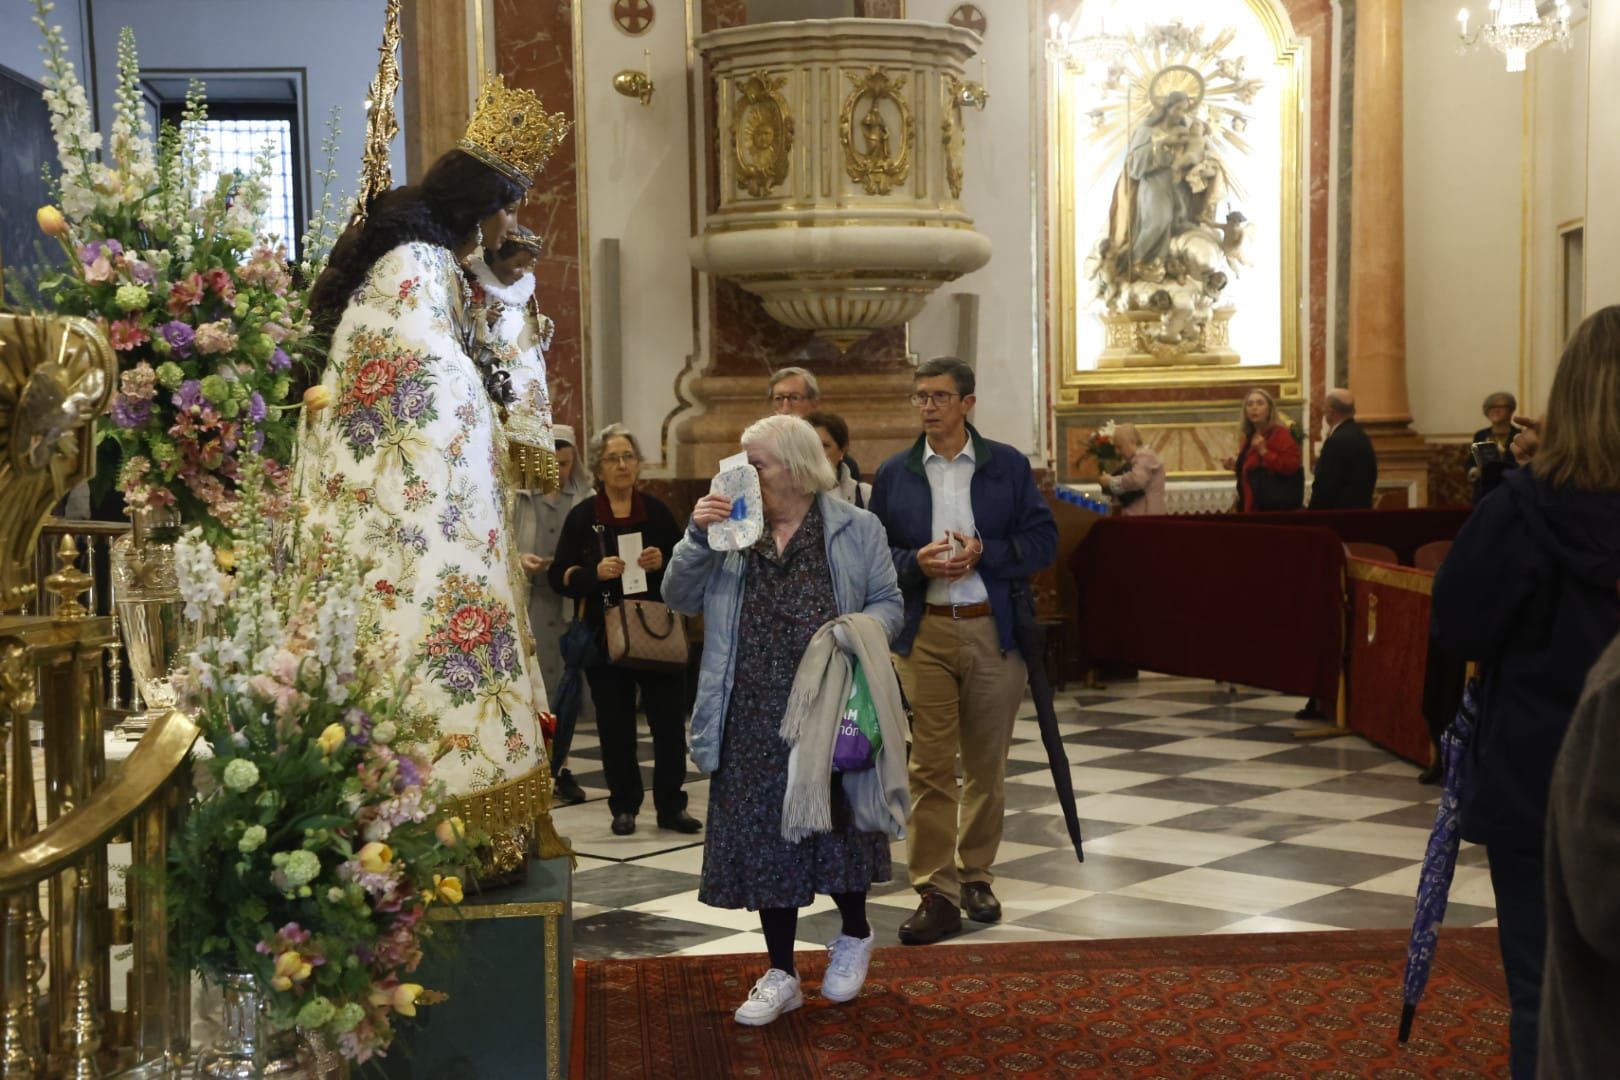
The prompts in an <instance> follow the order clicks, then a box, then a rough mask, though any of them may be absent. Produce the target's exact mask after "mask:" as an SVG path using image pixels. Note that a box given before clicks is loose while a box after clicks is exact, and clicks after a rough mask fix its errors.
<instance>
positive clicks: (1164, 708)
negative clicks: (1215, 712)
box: [1080, 698, 1209, 716]
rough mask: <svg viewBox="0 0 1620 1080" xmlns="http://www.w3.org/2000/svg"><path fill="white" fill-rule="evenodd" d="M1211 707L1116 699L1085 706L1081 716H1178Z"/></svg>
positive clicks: (1148, 700) (1170, 702) (1187, 702)
mask: <svg viewBox="0 0 1620 1080" xmlns="http://www.w3.org/2000/svg"><path fill="white" fill-rule="evenodd" d="M1208 707H1209V706H1207V705H1203V704H1201V703H1199V702H1196V701H1161V700H1158V699H1155V698H1123V699H1121V698H1116V699H1113V700H1111V701H1101V702H1096V703H1094V704H1090V705H1086V706H1083V707H1082V708H1081V710H1080V715H1081V716H1084V715H1085V714H1086V712H1087V711H1088V710H1090V709H1096V710H1098V711H1100V712H1106V713H1116V714H1121V715H1126V716H1176V715H1178V714H1180V713H1187V712H1197V711H1198V710H1199V709H1206V708H1208Z"/></svg>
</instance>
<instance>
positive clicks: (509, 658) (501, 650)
mask: <svg viewBox="0 0 1620 1080" xmlns="http://www.w3.org/2000/svg"><path fill="white" fill-rule="evenodd" d="M489 659H490V664H491V666H492V667H494V668H495V670H496V671H503V672H505V673H506V674H508V675H516V674H517V670H518V654H517V646H516V644H515V643H514V642H513V640H512V631H510V630H497V631H495V632H494V633H493V634H491V635H490V639H489Z"/></svg>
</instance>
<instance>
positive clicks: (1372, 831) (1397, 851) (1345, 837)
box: [1288, 821, 1429, 862]
mask: <svg viewBox="0 0 1620 1080" xmlns="http://www.w3.org/2000/svg"><path fill="white" fill-rule="evenodd" d="M1288 843H1290V844H1303V845H1304V846H1306V847H1319V848H1331V849H1333V850H1334V851H1359V852H1361V853H1363V854H1365V855H1389V856H1393V857H1394V858H1398V859H1411V860H1412V861H1414V862H1418V861H1421V860H1422V858H1423V852H1424V849H1425V848H1427V847H1428V846H1429V830H1428V829H1417V828H1412V827H1410V826H1407V825H1375V824H1373V823H1371V822H1367V821H1353V822H1347V823H1345V824H1342V825H1328V826H1326V827H1324V828H1321V829H1317V830H1316V831H1314V832H1308V833H1301V834H1300V835H1298V836H1295V837H1292V838H1290V839H1289V841H1288Z"/></svg>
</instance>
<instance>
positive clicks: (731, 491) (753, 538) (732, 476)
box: [709, 454, 765, 551]
mask: <svg viewBox="0 0 1620 1080" xmlns="http://www.w3.org/2000/svg"><path fill="white" fill-rule="evenodd" d="M737 458H741V459H742V462H741V464H734V462H735V461H736V460H737ZM720 464H721V466H722V468H721V470H720V472H719V474H718V475H717V476H715V478H714V479H713V480H712V481H711V482H710V483H709V494H711V495H724V496H725V497H726V498H728V499H730V500H731V517H729V518H727V519H726V520H725V521H717V522H715V523H714V524H713V525H710V526H709V547H710V549H711V550H714V551H745V550H747V549H748V548H751V547H753V546H754V544H755V543H757V542H758V541H759V538H760V537H761V536H762V535H764V533H765V515H764V513H763V510H762V508H761V506H760V496H759V473H757V472H755V471H754V467H753V466H752V465H750V464H748V459H747V458H746V457H743V456H742V455H741V454H738V455H737V457H736V458H728V459H727V460H725V461H722V462H721V463H720ZM728 466H729V467H728Z"/></svg>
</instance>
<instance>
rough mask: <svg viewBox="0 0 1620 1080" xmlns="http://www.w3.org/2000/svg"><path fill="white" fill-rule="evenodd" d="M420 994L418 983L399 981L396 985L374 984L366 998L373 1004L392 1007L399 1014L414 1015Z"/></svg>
mask: <svg viewBox="0 0 1620 1080" xmlns="http://www.w3.org/2000/svg"><path fill="white" fill-rule="evenodd" d="M421 996H422V987H421V985H420V984H419V983H400V984H399V985H398V986H374V987H372V988H371V993H370V994H369V995H368V996H367V1000H369V1001H370V1002H371V1004H373V1005H377V1006H381V1007H384V1008H389V1009H393V1010H394V1011H395V1012H397V1013H399V1014H400V1015H401V1016H415V1015H416V999H417V998H419V997H421Z"/></svg>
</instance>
